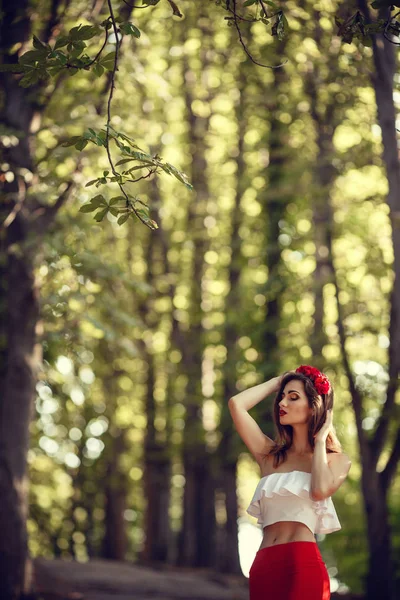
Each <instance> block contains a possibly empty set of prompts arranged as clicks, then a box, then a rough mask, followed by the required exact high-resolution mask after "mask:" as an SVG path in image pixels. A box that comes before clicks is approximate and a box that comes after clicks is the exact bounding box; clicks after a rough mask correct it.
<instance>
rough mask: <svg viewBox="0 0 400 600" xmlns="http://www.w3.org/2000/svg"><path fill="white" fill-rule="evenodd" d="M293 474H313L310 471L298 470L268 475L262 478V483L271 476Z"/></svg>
mask: <svg viewBox="0 0 400 600" xmlns="http://www.w3.org/2000/svg"><path fill="white" fill-rule="evenodd" d="M291 473H304V475H311V473H310V472H309V471H299V470H298V469H293V471H285V472H280V473H268V475H264V477H261V479H260V481H262V480H263V479H266V478H267V477H271V475H290V474H291Z"/></svg>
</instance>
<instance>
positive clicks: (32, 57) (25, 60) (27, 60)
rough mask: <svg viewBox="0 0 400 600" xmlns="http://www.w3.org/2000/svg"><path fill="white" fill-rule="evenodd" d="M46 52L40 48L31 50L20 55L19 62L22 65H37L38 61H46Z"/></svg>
mask: <svg viewBox="0 0 400 600" xmlns="http://www.w3.org/2000/svg"><path fill="white" fill-rule="evenodd" d="M45 59H46V54H45V53H43V52H41V51H40V50H29V51H28V52H25V53H24V54H22V56H20V58H19V61H18V62H19V63H20V64H21V65H36V63H37V62H38V61H41V62H45Z"/></svg>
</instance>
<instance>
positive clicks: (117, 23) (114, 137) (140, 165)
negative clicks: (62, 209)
mask: <svg viewBox="0 0 400 600" xmlns="http://www.w3.org/2000/svg"><path fill="white" fill-rule="evenodd" d="M167 1H168V2H169V4H170V6H171V8H172V11H173V14H174V15H176V16H179V17H182V14H181V12H180V10H179V8H178V6H177V4H176V3H175V2H172V0H167ZM159 2H160V0H142V6H140V7H138V6H137V7H136V8H148V7H150V6H155V5H156V4H158V3H159ZM126 3H127V4H128V2H126ZM107 6H108V11H109V15H108V17H107V18H106V19H105V20H103V21H102V22H101V23H100V24H99V25H81V24H80V25H78V26H76V27H73V28H72V29H70V30H69V33H68V35H60V36H58V37H57V38H56V39H55V43H54V44H53V45H50V44H49V43H44V42H42V41H41V40H40V39H39V38H38V37H36V36H33V49H32V50H28V51H27V52H25V53H24V54H22V55H21V56H20V57H19V61H18V63H17V64H3V65H0V70H2V71H12V72H14V73H16V74H21V75H22V77H21V78H20V80H19V85H21V86H22V87H29V86H32V85H35V84H36V85H40V83H41V81H43V82H44V83H45V82H46V81H47V80H48V79H49V78H50V77H55V76H57V75H58V74H59V73H61V72H62V71H64V72H65V71H67V73H68V74H69V75H74V74H76V73H77V72H78V71H80V70H85V71H90V70H91V71H92V72H93V73H94V75H95V76H96V77H101V76H102V75H103V74H104V73H105V72H111V83H110V92H109V95H108V102H107V123H106V125H105V128H104V129H101V130H100V131H97V132H96V131H95V130H94V129H88V131H85V132H84V133H83V134H82V135H80V136H74V137H71V138H70V139H69V140H67V141H66V142H63V143H62V144H61V146H74V147H75V148H76V149H77V150H79V151H82V150H83V149H84V148H85V147H86V146H87V144H88V143H89V142H92V143H94V144H95V145H97V146H101V147H104V148H105V149H106V153H107V158H108V162H109V165H110V169H111V174H110V170H108V171H107V170H106V171H103V175H102V176H101V177H98V178H97V179H94V180H92V181H89V182H88V183H87V186H90V185H94V184H95V185H96V187H99V186H100V185H104V184H108V183H116V184H117V185H118V187H119V189H120V193H121V195H119V196H116V197H113V198H111V199H110V201H109V202H107V200H106V199H105V197H104V196H103V195H102V194H97V195H96V196H94V198H92V199H91V200H90V202H89V203H88V204H84V205H83V206H81V208H80V211H81V212H93V211H95V210H97V209H100V210H99V211H98V212H97V213H96V214H95V215H94V218H95V220H96V221H101V220H102V219H103V218H104V217H105V216H106V214H107V213H108V212H110V213H111V214H113V215H114V216H116V217H118V220H117V222H118V224H119V225H122V224H123V223H125V221H127V219H128V218H129V217H130V216H131V217H132V218H134V217H135V216H136V217H137V218H138V219H139V220H140V221H141V222H142V223H143V224H144V225H146V226H147V227H149V228H150V229H157V228H158V225H157V223H156V222H155V221H154V220H153V219H151V218H150V216H149V207H148V205H147V204H146V203H144V202H143V201H142V200H140V199H139V198H138V197H136V196H133V195H132V194H130V193H129V191H127V189H126V187H125V186H126V185H127V184H132V183H137V182H138V181H141V180H144V179H147V178H149V177H151V176H152V175H154V174H156V173H161V172H165V173H167V174H169V175H172V176H174V177H175V178H176V179H178V180H179V181H180V182H181V183H183V184H184V185H185V186H186V187H187V188H188V189H189V190H192V189H193V186H192V185H191V184H190V183H189V181H188V179H187V177H186V175H185V174H184V173H182V172H181V171H179V170H178V169H177V168H176V167H174V166H173V165H171V164H170V163H167V162H164V161H163V160H162V158H161V157H160V156H158V155H154V156H151V155H150V154H148V153H146V152H145V151H143V150H142V149H141V148H139V146H137V145H136V143H135V141H134V140H133V139H132V138H131V137H129V136H128V135H126V134H124V133H121V132H119V131H116V130H115V129H114V128H113V127H112V126H111V103H112V98H113V93H114V89H115V78H116V72H117V70H118V61H119V52H120V47H121V43H122V40H123V37H124V36H133V37H135V38H139V37H140V30H139V29H138V27H136V25H134V24H133V23H131V22H124V21H123V20H122V19H120V18H116V17H115V15H114V10H113V6H112V1H111V0H107ZM103 30H104V40H103V43H102V45H101V47H100V49H99V50H98V52H97V53H96V54H95V56H94V57H93V58H91V57H90V56H89V55H88V54H87V52H86V48H87V44H86V42H87V41H88V40H92V39H93V38H95V37H97V36H99V35H100V34H101V33H102V31H103ZM110 30H112V31H113V34H114V37H115V51H114V52H109V53H108V54H106V55H104V49H105V47H106V45H107V42H108V40H109V32H110ZM111 141H112V142H114V144H115V146H116V147H117V149H118V150H119V152H120V160H119V161H118V162H117V163H116V164H115V165H114V161H113V158H112V156H111V149H110V142H111ZM131 162H134V165H133V166H131V167H130V168H128V169H126V170H123V171H117V169H116V167H118V166H121V165H124V164H127V163H131ZM121 203H122V204H121Z"/></svg>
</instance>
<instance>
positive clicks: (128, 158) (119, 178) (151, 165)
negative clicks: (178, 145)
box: [61, 125, 193, 228]
mask: <svg viewBox="0 0 400 600" xmlns="http://www.w3.org/2000/svg"><path fill="white" fill-rule="evenodd" d="M107 130H108V132H109V133H108V138H109V139H111V140H113V141H114V142H115V145H116V146H117V148H118V149H119V151H120V156H121V157H122V158H121V159H120V160H119V161H118V162H117V163H116V164H115V166H116V167H117V166H121V165H125V164H128V163H132V162H133V163H139V164H134V165H133V166H131V167H129V168H128V169H125V170H123V171H121V172H118V171H116V170H115V168H113V171H112V173H111V174H110V171H103V175H102V176H101V177H97V178H96V179H92V180H90V181H89V182H88V183H87V184H86V187H89V186H92V185H95V186H96V188H98V187H99V186H101V185H104V184H107V183H117V184H118V185H119V186H120V188H121V191H122V193H123V194H124V195H123V196H118V199H119V200H122V201H124V202H125V206H123V207H114V208H110V205H111V206H113V204H115V200H116V198H114V199H113V200H114V202H113V203H111V201H110V204H107V202H106V200H105V199H104V197H103V196H100V195H97V196H95V197H94V198H92V199H91V201H90V203H89V204H85V205H83V206H82V207H81V208H80V211H81V212H85V213H86V212H93V211H94V210H96V209H97V208H99V207H100V206H102V205H104V207H105V208H102V210H100V211H99V212H98V213H96V215H95V216H94V218H95V220H96V221H102V220H103V218H104V217H105V216H106V214H107V212H108V211H109V210H110V212H111V213H112V214H113V215H114V216H118V215H119V214H120V213H123V214H122V215H121V216H120V218H119V219H118V223H119V224H120V225H122V224H123V223H125V222H126V220H127V219H128V218H129V216H132V217H135V215H136V216H138V217H139V218H140V219H141V220H142V221H143V222H145V223H146V224H147V225H148V226H151V228H157V227H158V225H157V223H156V222H155V221H154V220H152V219H150V217H149V214H148V210H149V208H148V206H147V205H145V204H144V207H145V208H144V209H136V208H135V207H136V204H137V203H141V204H143V202H142V201H141V200H139V199H138V198H136V197H134V196H132V195H131V194H130V193H128V192H126V191H125V190H124V186H125V185H126V184H128V183H136V182H137V181H139V180H140V179H143V178H146V177H149V176H150V175H153V174H154V173H160V172H162V171H163V172H164V173H167V174H168V175H172V176H173V177H175V178H176V179H177V180H178V181H180V182H181V183H183V184H184V185H185V187H186V188H187V189H189V190H192V189H193V186H192V185H191V184H190V183H189V181H188V179H187V176H186V175H185V174H184V173H183V172H182V171H180V170H179V169H177V168H176V167H174V165H171V164H170V163H168V162H164V161H163V160H162V158H161V157H160V156H159V155H158V154H155V155H154V156H152V155H151V154H148V153H147V152H144V151H143V150H142V149H141V148H140V147H139V146H138V145H137V144H136V143H135V140H134V139H132V138H131V137H130V136H128V135H126V134H124V133H121V132H120V131H116V130H115V129H114V128H113V127H112V126H111V125H108V126H107V125H106V127H105V128H104V129H101V130H100V131H99V132H96V131H95V130H94V129H92V128H89V129H88V131H86V132H85V133H84V134H83V135H82V136H73V137H71V138H70V139H69V140H67V141H65V142H63V143H62V144H61V145H62V146H64V147H68V146H75V148H76V149H77V150H83V149H84V148H85V147H86V145H87V144H88V143H89V142H92V143H93V144H95V145H96V146H104V147H107V144H108V141H107ZM142 169H147V170H148V174H147V175H145V176H141V177H139V178H136V179H133V174H134V173H135V172H137V171H140V170H142Z"/></svg>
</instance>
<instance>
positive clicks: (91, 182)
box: [85, 179, 97, 187]
mask: <svg viewBox="0 0 400 600" xmlns="http://www.w3.org/2000/svg"><path fill="white" fill-rule="evenodd" d="M96 181H97V179H91V180H90V181H88V182H87V184H86V185H85V187H89V186H90V185H93V184H94V183H96Z"/></svg>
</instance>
